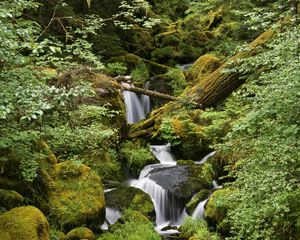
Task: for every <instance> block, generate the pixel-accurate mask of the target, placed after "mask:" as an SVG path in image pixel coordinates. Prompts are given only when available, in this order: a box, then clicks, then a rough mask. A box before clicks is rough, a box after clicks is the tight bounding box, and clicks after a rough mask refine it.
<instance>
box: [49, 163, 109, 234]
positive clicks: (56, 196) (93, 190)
mask: <svg viewBox="0 0 300 240" xmlns="http://www.w3.org/2000/svg"><path fill="white" fill-rule="evenodd" d="M50 175H51V178H52V184H51V185H50V186H51V187H50V189H49V192H48V200H49V203H48V208H49V219H50V221H51V223H52V224H55V225H56V226H60V227H61V228H63V229H65V230H70V229H72V228H74V227H78V226H81V225H82V224H86V225H87V226H89V227H92V228H93V227H94V228H97V226H98V225H99V224H101V223H102V222H103V221H104V219H105V202H104V193H103V188H102V183H101V179H100V177H99V176H98V175H96V173H95V172H94V171H93V170H91V169H90V168H89V167H87V166H86V165H84V164H75V163H74V162H72V161H66V162H62V163H59V164H56V165H55V166H54V170H53V172H52V173H51V174H50Z"/></svg>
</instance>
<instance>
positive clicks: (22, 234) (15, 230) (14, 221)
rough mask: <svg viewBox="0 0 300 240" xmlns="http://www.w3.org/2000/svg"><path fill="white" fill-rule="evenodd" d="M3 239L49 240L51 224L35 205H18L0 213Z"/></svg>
mask: <svg viewBox="0 0 300 240" xmlns="http://www.w3.org/2000/svg"><path fill="white" fill-rule="evenodd" d="M0 239H1V240H24V239H30V240H48V239H49V224H48V221H47V219H46V217H45V216H44V214H43V213H42V212H41V211H40V210H39V209H37V208H35V207H33V206H26V207H17V208H13V209H11V210H10V211H8V212H5V213H3V214H1V215H0Z"/></svg>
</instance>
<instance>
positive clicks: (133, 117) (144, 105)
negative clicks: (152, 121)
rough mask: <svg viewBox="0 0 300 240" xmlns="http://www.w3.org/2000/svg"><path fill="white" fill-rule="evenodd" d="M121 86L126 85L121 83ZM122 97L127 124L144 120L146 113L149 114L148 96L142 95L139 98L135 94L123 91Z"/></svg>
mask: <svg viewBox="0 0 300 240" xmlns="http://www.w3.org/2000/svg"><path fill="white" fill-rule="evenodd" d="M122 84H123V85H126V84H127V83H122ZM127 85H128V84H127ZM146 87H147V85H146ZM123 96H124V100H125V106H126V118H127V122H128V123H136V122H138V121H141V120H143V119H145V118H146V115H147V113H149V112H150V110H151V106H150V98H149V96H146V95H143V94H141V95H140V96H139V95H138V94H136V93H135V92H131V91H127V90H124V91H123Z"/></svg>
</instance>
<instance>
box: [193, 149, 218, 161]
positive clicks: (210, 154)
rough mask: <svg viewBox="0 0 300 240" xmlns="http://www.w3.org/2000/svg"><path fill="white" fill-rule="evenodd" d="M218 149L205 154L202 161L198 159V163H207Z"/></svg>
mask: <svg viewBox="0 0 300 240" xmlns="http://www.w3.org/2000/svg"><path fill="white" fill-rule="evenodd" d="M215 153H216V151H213V152H210V153H209V154H207V155H205V156H204V157H203V158H202V159H201V160H200V161H196V162H195V163H196V164H203V163H205V162H206V161H207V160H208V159H209V158H210V157H212V156H213V155H215Z"/></svg>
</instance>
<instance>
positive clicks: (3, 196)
mask: <svg viewBox="0 0 300 240" xmlns="http://www.w3.org/2000/svg"><path fill="white" fill-rule="evenodd" d="M23 200H24V198H23V196H22V195H20V194H19V193H17V192H16V191H13V190H5V189H0V206H1V207H4V208H5V209H7V210H9V209H12V208H14V207H18V206H20V205H22V203H23Z"/></svg>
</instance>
